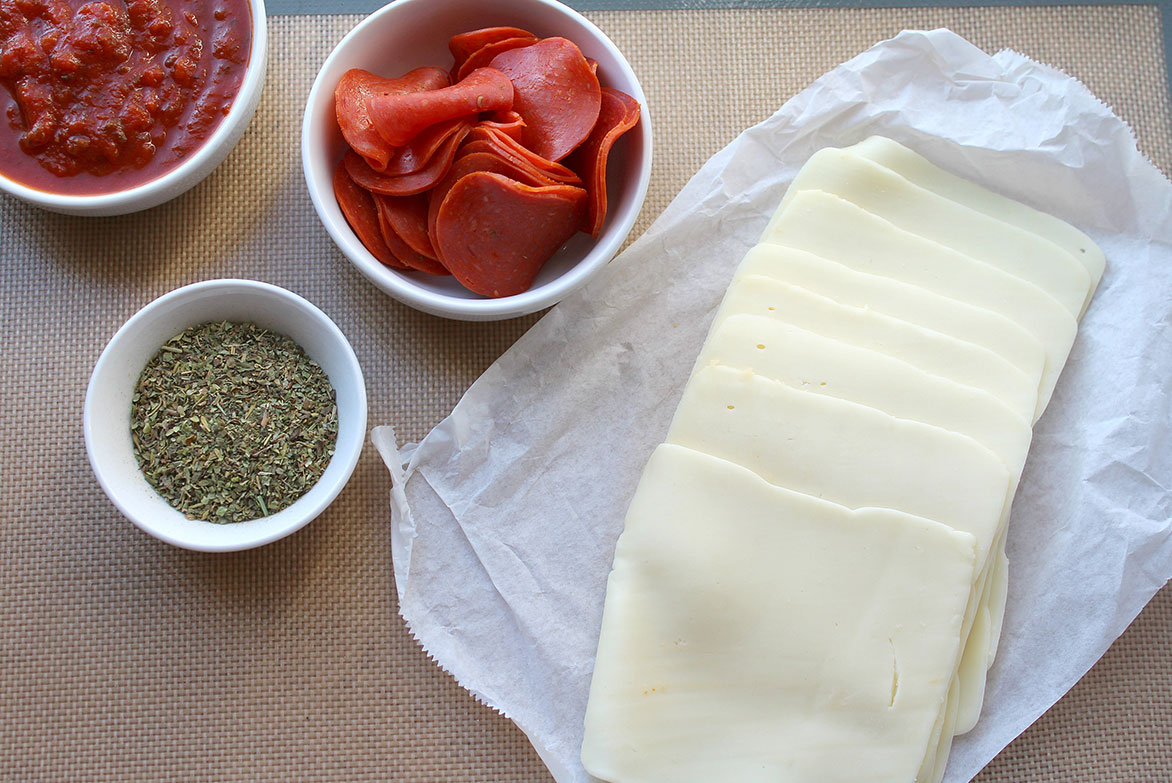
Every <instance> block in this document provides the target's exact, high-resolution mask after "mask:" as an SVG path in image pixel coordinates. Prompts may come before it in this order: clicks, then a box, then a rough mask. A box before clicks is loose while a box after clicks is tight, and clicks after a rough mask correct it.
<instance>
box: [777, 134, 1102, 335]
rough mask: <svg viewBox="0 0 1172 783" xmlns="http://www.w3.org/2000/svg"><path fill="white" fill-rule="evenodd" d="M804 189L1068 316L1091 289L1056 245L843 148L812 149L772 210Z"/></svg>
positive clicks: (1076, 313)
mask: <svg viewBox="0 0 1172 783" xmlns="http://www.w3.org/2000/svg"><path fill="white" fill-rule="evenodd" d="M804 190H820V191H824V192H826V193H833V194H834V195H836V196H838V197H839V198H843V199H846V200H847V201H849V202H851V203H853V204H855V205H857V206H859V207H862V208H863V209H865V210H867V211H868V212H870V213H871V214H872V215H876V216H878V217H881V218H883V219H884V220H888V221H890V222H891V223H894V224H895V225H897V226H899V227H900V228H901V229H903V230H904V231H910V232H911V233H913V234H916V235H917V236H921V237H924V238H926V239H930V240H932V241H934V242H939V243H940V244H941V245H944V246H945V247H949V248H952V249H953V250H956V251H958V252H960V253H964V254H965V255H967V256H970V257H972V258H975V259H977V260H978V261H982V262H984V263H986V264H989V265H991V266H994V267H997V268H998V269H1000V270H1001V271H1003V272H1005V273H1007V274H1010V275H1013V276H1014V277H1018V278H1020V279H1022V280H1025V281H1027V282H1030V283H1033V284H1034V285H1036V286H1037V287H1038V288H1041V289H1042V290H1043V291H1045V292H1046V293H1048V294H1050V296H1052V297H1054V298H1055V299H1056V300H1058V301H1059V302H1061V303H1062V306H1063V307H1065V308H1066V309H1067V311H1068V312H1070V314H1071V315H1072V316H1073V317H1075V318H1077V317H1078V316H1079V314H1080V313H1081V312H1082V308H1083V304H1084V303H1085V302H1086V301H1087V297H1088V296H1090V291H1091V278H1090V275H1089V274H1088V273H1087V269H1086V267H1085V266H1083V265H1082V264H1081V263H1079V261H1078V259H1076V258H1075V257H1074V256H1072V255H1071V254H1070V253H1068V252H1067V251H1066V250H1064V249H1062V248H1061V247H1059V246H1058V245H1056V244H1054V243H1053V242H1051V241H1049V240H1048V239H1045V238H1043V237H1040V236H1038V235H1037V234H1034V233H1030V232H1028V231H1023V230H1022V229H1020V228H1018V227H1017V226H1014V225H1012V224H1009V223H1006V222H1005V221H1002V220H997V219H995V218H991V217H989V216H988V215H985V214H984V213H982V212H978V211H977V210H974V209H970V208H969V207H966V206H965V205H963V204H959V203H957V202H955V201H952V200H950V199H947V198H944V197H942V196H939V195H937V194H935V193H933V192H932V191H931V190H927V189H925V188H922V187H920V186H918V185H915V184H913V183H912V182H909V181H908V180H907V179H904V178H903V177H901V176H900V175H899V174H896V173H895V172H894V171H892V170H891V169H888V168H884V167H883V166H880V165H879V164H877V163H874V162H872V161H870V160H867V159H866V158H864V157H862V156H860V155H857V154H855V153H853V152H852V151H851V150H849V149H845V150H842V149H834V148H826V149H822V150H819V151H818V152H817V153H815V154H814V155H813V156H812V157H811V158H810V160H809V161H807V162H806V165H805V166H802V170H801V171H800V172H799V173H798V176H797V178H796V179H795V180H794V182H793V184H792V185H790V188H789V191H788V193H787V196H786V200H783V201H782V202H781V208H780V209H779V210H778V214H781V213H783V212H784V210H785V207H786V204H787V201H788V200H789V199H792V198H793V197H794V196H795V195H796V194H797V193H798V192H800V191H804ZM775 219H776V218H775Z"/></svg>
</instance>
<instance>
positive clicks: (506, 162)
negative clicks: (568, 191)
mask: <svg viewBox="0 0 1172 783" xmlns="http://www.w3.org/2000/svg"><path fill="white" fill-rule="evenodd" d="M466 146H467V145H465V147H466ZM462 150H463V148H461V151H462ZM474 171H491V172H494V173H496V174H503V175H504V176H506V177H508V178H510V179H515V180H517V181H518V182H520V183H521V184H523V185H532V186H534V187H540V186H545V185H558V184H561V183H558V182H554V181H553V180H552V179H550V178H549V177H546V176H544V175H543V174H542V173H541V172H539V171H538V170H537V169H535V168H533V167H532V166H529V167H525V166H520V165H518V164H517V163H515V162H514V161H512V160H510V159H508V158H504V157H502V156H501V155H500V154H498V153H497V152H496V151H495V150H494V149H487V150H485V151H473V152H470V153H467V154H463V153H462V154H461V155H460V156H459V157H458V158H456V161H455V162H454V163H453V164H452V168H451V170H450V171H449V172H448V174H447V176H446V177H444V178H443V180H442V181H441V182H440V183H439V184H438V185H436V186H435V187H434V188H432V190H431V192H430V193H429V194H428V196H429V199H428V206H427V218H426V220H427V233H428V236H429V238H430V241H431V246H432V247H433V248H434V247H435V223H436V218H437V217H438V216H439V208H440V205H441V204H443V201H444V197H445V196H447V195H448V191H449V190H451V189H452V186H453V185H455V184H456V183H457V182H458V181H459V180H460V179H461V178H462V177H464V176H465V175H467V174H471V173H472V172H474ZM440 261H441V263H442V259H440Z"/></svg>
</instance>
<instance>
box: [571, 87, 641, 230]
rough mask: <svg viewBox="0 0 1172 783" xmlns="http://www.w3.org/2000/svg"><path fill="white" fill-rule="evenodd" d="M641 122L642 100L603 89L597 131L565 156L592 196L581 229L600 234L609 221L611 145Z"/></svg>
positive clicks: (623, 93) (591, 133) (596, 125)
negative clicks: (607, 190)
mask: <svg viewBox="0 0 1172 783" xmlns="http://www.w3.org/2000/svg"><path fill="white" fill-rule="evenodd" d="M638 122H639V102H638V101H637V100H635V99H634V98H632V97H631V96H630V95H627V94H626V93H625V92H619V91H618V90H612V89H610V88H609V87H603V88H602V108H601V109H600V110H599V112H598V122H597V123H595V125H594V130H592V131H590V135H589V136H587V137H586V141H584V142H582V146H580V147H578V149H576V150H574V152H573V154H572V155H570V157H569V158H567V159H566V163H567V164H568V165H569V167H570V168H572V169H573V170H574V171H576V172H578V174H579V176H581V177H582V182H583V183H585V185H586V192H587V193H589V194H590V198H589V200H588V201H587V203H586V219H585V222H584V223H583V225H582V230H583V231H585V232H587V233H588V234H590V235H591V236H595V237H596V236H598V234H599V232H600V231H602V223H603V221H604V220H606V161H607V158H608V157H609V156H610V148H611V147H613V146H614V143H615V141H617V140H618V138H619V137H620V136H622V135H623V134H624V133H626V132H627V131H629V130H630V129H631V128H633V127H635V125H637V124H638Z"/></svg>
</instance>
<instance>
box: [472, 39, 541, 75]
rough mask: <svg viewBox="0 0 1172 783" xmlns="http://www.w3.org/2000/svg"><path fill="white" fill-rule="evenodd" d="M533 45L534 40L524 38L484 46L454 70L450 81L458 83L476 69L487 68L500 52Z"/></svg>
mask: <svg viewBox="0 0 1172 783" xmlns="http://www.w3.org/2000/svg"><path fill="white" fill-rule="evenodd" d="M535 43H537V39H536V38H531V37H526V38H506V39H504V40H503V41H494V42H492V43H490V44H485V45H484V46H482V47H480V48H479V49H477V50H476V51H475V52H473V53H472V56H471V57H469V58H468V59H467V60H465V61H464V64H463V65H461V66H460V67H459V68H458V69H457V70H456V76H455V78H453V79H452V81H454V82H458V81H460V80H461V79H463V78H464V77H465V76H467V75H468V74H470V73H472V72H473V71H475V70H476V69H477V68H487V67H488V64H489V63H491V62H492V58H494V57H496V56H497V55H498V54H500V53H501V52H507V51H509V50H510V49H520V48H521V47H522V46H529V45H530V44H535Z"/></svg>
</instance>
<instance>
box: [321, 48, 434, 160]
mask: <svg viewBox="0 0 1172 783" xmlns="http://www.w3.org/2000/svg"><path fill="white" fill-rule="evenodd" d="M447 86H448V74H447V72H446V71H444V70H443V69H442V68H416V69H415V70H414V71H411V72H410V73H408V74H405V75H404V76H401V77H399V78H398V79H384V78H383V77H381V76H375V75H374V74H373V73H370V72H369V71H364V70H362V69H361V68H353V69H351V70H349V71H346V73H344V74H342V78H341V79H340V80H338V86H337V87H335V88H334V113H335V114H336V116H337V118H338V127H339V128H341V129H342V136H343V138H345V139H346V143H347V144H349V145H350V146H351V147H352V148H353V149H354V151H355V152H357V153H358V154H359V155H361V156H362V157H364V158H366V160H367V162H368V163H370V165H371V167H372V168H374V169H375V170H376V171H382V170H383V169H384V168H386V165H387V161H388V160H389V159H390V157H391V154H392V148H391V145H390V144H387V142H386V141H385V140H384V139H383V137H382V136H380V135H379V134H378V131H376V130H375V129H374V125H373V123H372V122H371V118H370V100H371V99H372V98H375V97H378V96H386V95H403V94H406V93H412V92H424V91H430V90H438V89H440V88H443V87H447Z"/></svg>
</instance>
